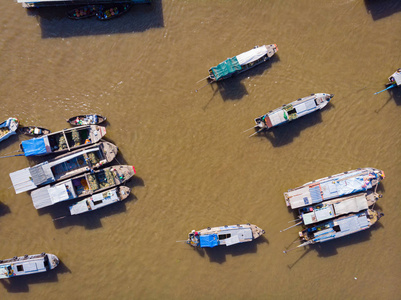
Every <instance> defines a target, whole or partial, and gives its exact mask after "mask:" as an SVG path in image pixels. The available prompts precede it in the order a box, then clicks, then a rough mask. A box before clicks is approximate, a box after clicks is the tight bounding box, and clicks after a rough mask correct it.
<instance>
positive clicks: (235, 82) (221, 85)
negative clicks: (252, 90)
mask: <svg viewBox="0 0 401 300" xmlns="http://www.w3.org/2000/svg"><path fill="white" fill-rule="evenodd" d="M279 61H280V58H279V57H278V56H277V55H274V56H273V57H272V58H270V59H269V60H268V61H266V62H264V63H262V64H260V65H257V66H255V67H254V68H252V69H249V70H247V71H246V72H243V73H240V74H238V75H236V76H234V77H231V78H227V79H225V80H222V81H218V82H216V83H215V84H213V85H214V86H213V85H212V87H213V88H214V89H216V91H217V92H219V93H220V95H221V97H222V98H223V100H224V101H227V100H240V99H242V98H243V97H244V96H245V95H248V91H247V89H246V86H245V84H244V83H243V82H242V81H244V80H245V79H247V78H252V77H255V76H260V75H262V74H263V73H265V72H266V71H267V70H269V69H271V67H272V64H274V63H276V62H279ZM215 94H216V92H215V93H214V94H213V96H214V95H215Z"/></svg>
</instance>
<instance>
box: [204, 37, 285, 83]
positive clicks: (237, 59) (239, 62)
mask: <svg viewBox="0 0 401 300" xmlns="http://www.w3.org/2000/svg"><path fill="white" fill-rule="evenodd" d="M277 51H278V47H277V45H276V44H272V45H263V46H260V47H259V46H255V47H254V48H253V49H252V50H249V51H247V52H244V53H241V54H239V55H237V56H234V57H232V58H227V59H226V60H225V61H223V62H221V63H219V64H218V65H217V66H215V67H212V68H210V69H209V76H208V77H207V78H208V79H209V81H211V82H215V81H219V80H223V79H226V78H229V77H232V76H234V75H237V74H239V73H242V72H244V71H246V70H248V69H250V68H253V67H255V66H257V65H259V64H261V63H263V62H265V61H267V60H269V59H270V58H271V57H272V56H273V55H274V54H275V53H276V52H277Z"/></svg>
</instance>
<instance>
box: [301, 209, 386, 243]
mask: <svg viewBox="0 0 401 300" xmlns="http://www.w3.org/2000/svg"><path fill="white" fill-rule="evenodd" d="M382 216H383V214H382V213H378V212H377V211H375V210H372V209H366V210H364V211H361V212H359V213H356V214H350V215H347V216H344V217H340V218H336V219H333V220H330V221H326V222H323V223H320V224H318V225H315V226H312V227H308V228H306V229H305V230H303V231H301V232H299V237H300V239H301V244H300V245H299V246H298V247H297V248H299V247H304V246H307V245H311V244H316V243H323V242H327V241H330V240H334V239H337V238H340V237H343V236H347V235H350V234H354V233H357V232H360V231H363V230H365V229H368V228H370V227H371V226H372V225H373V224H375V223H376V222H377V221H378V220H379V219H380V218H381V217H382Z"/></svg>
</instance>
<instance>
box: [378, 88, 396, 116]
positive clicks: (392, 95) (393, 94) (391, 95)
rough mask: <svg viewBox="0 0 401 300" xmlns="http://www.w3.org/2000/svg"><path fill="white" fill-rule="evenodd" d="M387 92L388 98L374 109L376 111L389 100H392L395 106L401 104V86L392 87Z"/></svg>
mask: <svg viewBox="0 0 401 300" xmlns="http://www.w3.org/2000/svg"><path fill="white" fill-rule="evenodd" d="M387 92H388V94H389V97H388V99H387V100H386V102H384V104H383V105H382V106H381V107H380V108H379V109H377V110H375V112H376V113H379V112H380V111H381V110H382V109H383V108H384V107H385V106H386V105H387V104H388V103H389V102H391V101H394V102H395V104H396V105H397V106H400V105H401V87H396V88H393V89H391V90H388V91H387Z"/></svg>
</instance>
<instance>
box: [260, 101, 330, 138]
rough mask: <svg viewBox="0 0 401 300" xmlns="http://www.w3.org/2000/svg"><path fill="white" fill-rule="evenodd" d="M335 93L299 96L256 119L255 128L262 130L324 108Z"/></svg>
mask: <svg viewBox="0 0 401 300" xmlns="http://www.w3.org/2000/svg"><path fill="white" fill-rule="evenodd" d="M333 97H334V95H333V94H325V93H318V94H312V95H310V96H307V97H304V98H299V99H298V100H295V101H293V102H291V103H289V104H285V105H283V106H282V107H279V108H277V109H275V110H271V111H269V112H268V113H267V114H264V115H262V116H260V117H257V118H256V119H255V123H256V125H255V130H256V132H261V131H263V130H268V129H270V128H272V127H275V126H279V125H282V124H285V123H288V122H290V121H293V120H295V119H298V118H300V117H303V116H305V115H308V114H310V113H312V112H315V111H317V110H320V109H322V108H324V107H325V106H326V105H327V104H328V103H329V101H330V100H331V98H333Z"/></svg>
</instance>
